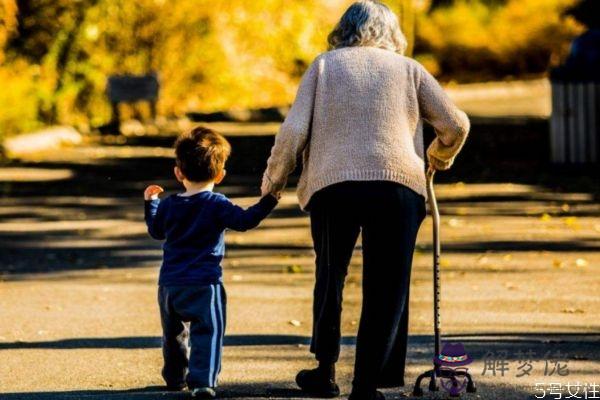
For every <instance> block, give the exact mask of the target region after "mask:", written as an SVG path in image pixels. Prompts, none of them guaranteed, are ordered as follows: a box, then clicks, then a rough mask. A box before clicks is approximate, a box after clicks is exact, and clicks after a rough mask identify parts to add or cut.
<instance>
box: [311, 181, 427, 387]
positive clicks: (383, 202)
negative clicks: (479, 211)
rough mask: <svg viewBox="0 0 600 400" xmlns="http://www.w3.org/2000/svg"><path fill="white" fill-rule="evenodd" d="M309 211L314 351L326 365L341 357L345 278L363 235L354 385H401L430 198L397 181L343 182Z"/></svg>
mask: <svg viewBox="0 0 600 400" xmlns="http://www.w3.org/2000/svg"><path fill="white" fill-rule="evenodd" d="M309 210H310V218H311V230H312V237H313V241H314V247H315V252H316V284H315V291H314V308H313V317H314V321H313V336H312V343H311V351H312V352H313V353H315V355H316V358H317V360H318V361H320V362H325V363H334V362H336V361H337V360H338V357H339V352H340V338H341V334H340V320H341V312H342V292H343V289H344V280H345V277H346V275H347V272H348V264H349V263H350V259H351V257H352V252H353V249H354V246H355V244H356V241H357V238H358V235H359V233H360V232H361V230H362V251H363V304H362V314H361V319H360V325H359V330H358V337H357V343H356V363H355V371H354V388H355V390H366V391H370V390H373V389H375V388H376V387H377V386H378V384H381V383H383V381H386V382H389V381H390V380H392V381H394V382H402V381H403V377H404V366H405V360H406V347H407V337H408V298H409V287H410V272H411V266H412V258H413V252H414V248H415V241H416V236H417V232H418V230H419V227H420V225H421V223H422V222H423V219H424V218H425V214H426V208H425V199H424V198H423V197H422V196H420V195H419V194H417V193H416V192H414V191H412V190H411V189H408V188H407V187H405V186H402V185H400V184H397V183H393V182H380V181H376V182H343V183H339V184H335V185H332V186H328V187H327V188H325V189H323V190H320V191H319V192H317V193H316V194H315V195H314V196H313V198H312V200H311V202H310V205H309ZM357 388H358V389H357Z"/></svg>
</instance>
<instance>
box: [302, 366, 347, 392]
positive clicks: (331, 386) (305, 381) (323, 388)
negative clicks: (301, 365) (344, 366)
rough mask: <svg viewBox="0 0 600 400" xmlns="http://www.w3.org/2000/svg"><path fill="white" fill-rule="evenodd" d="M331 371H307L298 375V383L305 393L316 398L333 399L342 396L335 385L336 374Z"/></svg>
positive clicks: (320, 369) (317, 369)
mask: <svg viewBox="0 0 600 400" xmlns="http://www.w3.org/2000/svg"><path fill="white" fill-rule="evenodd" d="M333 368H334V367H331V369H322V368H315V369H305V370H302V371H300V372H298V375H296V383H297V384H298V386H299V387H300V389H302V390H303V391H304V392H306V393H307V394H309V395H312V396H314V397H321V398H333V397H338V396H339V395H340V388H339V386H338V385H337V383H335V372H334V370H333Z"/></svg>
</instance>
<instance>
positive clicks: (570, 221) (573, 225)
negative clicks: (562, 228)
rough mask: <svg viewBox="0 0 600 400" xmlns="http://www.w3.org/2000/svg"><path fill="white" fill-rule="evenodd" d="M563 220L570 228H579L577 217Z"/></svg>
mask: <svg viewBox="0 0 600 400" xmlns="http://www.w3.org/2000/svg"><path fill="white" fill-rule="evenodd" d="M563 222H564V224H565V225H566V226H568V227H569V228H579V221H578V220H577V217H566V218H563Z"/></svg>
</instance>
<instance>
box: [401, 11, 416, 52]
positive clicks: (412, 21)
mask: <svg viewBox="0 0 600 400" xmlns="http://www.w3.org/2000/svg"><path fill="white" fill-rule="evenodd" d="M413 1H414V0H400V10H399V14H400V27H401V28H402V32H403V33H404V36H406V40H407V42H408V47H407V48H406V52H405V54H406V55H407V56H408V57H411V56H412V54H413V49H414V47H415V25H416V12H415V5H414V3H413Z"/></svg>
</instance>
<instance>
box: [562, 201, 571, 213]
mask: <svg viewBox="0 0 600 400" xmlns="http://www.w3.org/2000/svg"><path fill="white" fill-rule="evenodd" d="M560 209H561V210H563V211H564V212H569V210H570V209H571V207H570V206H569V205H568V204H567V203H565V204H563V205H562V206H560Z"/></svg>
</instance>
